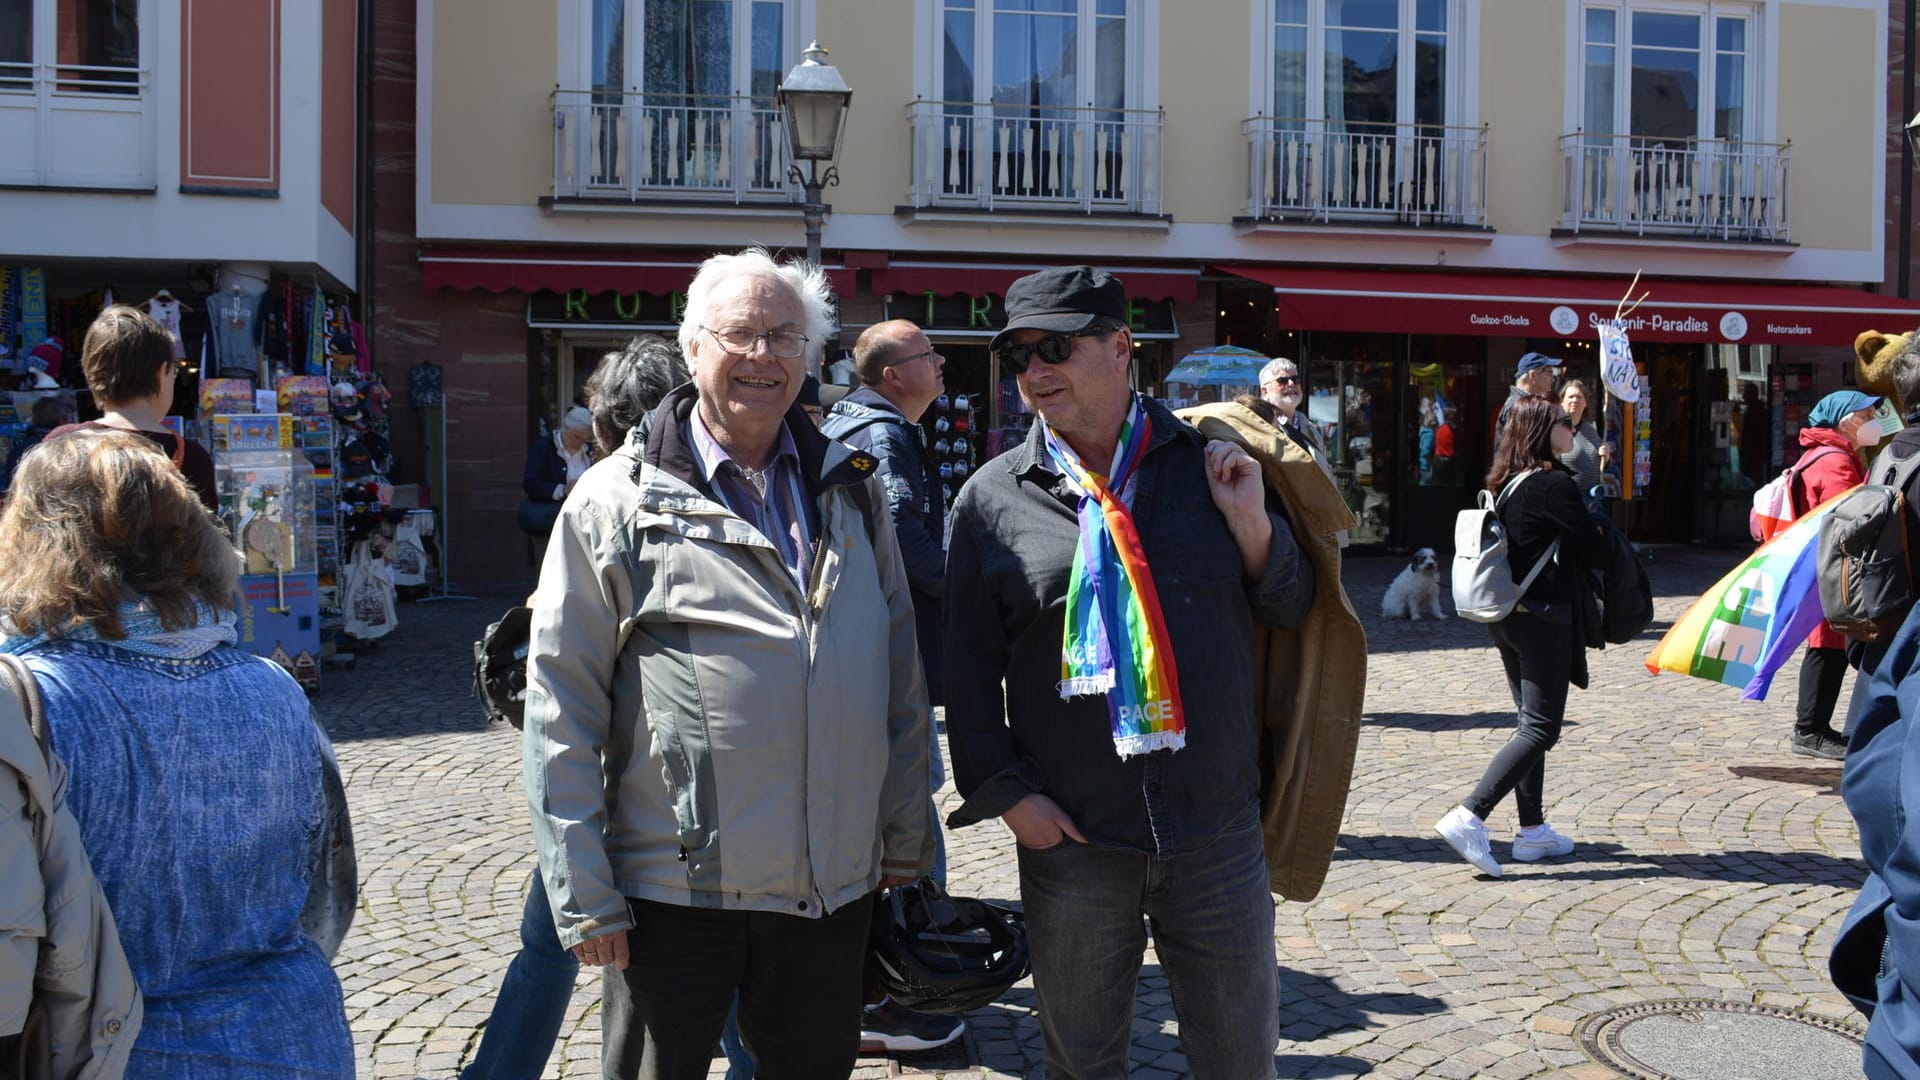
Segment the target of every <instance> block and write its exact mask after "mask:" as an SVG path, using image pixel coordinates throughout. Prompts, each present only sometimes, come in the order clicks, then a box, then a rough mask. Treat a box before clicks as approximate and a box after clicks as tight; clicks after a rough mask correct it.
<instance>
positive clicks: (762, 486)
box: [733, 461, 773, 495]
mask: <svg viewBox="0 0 1920 1080" xmlns="http://www.w3.org/2000/svg"><path fill="white" fill-rule="evenodd" d="M733 467H734V468H736V469H739V470H740V476H741V478H742V479H744V480H746V482H747V483H749V484H752V485H753V489H754V490H755V491H758V492H759V493H760V494H762V495H765V494H766V493H767V474H768V473H770V472H772V471H773V463H772V462H768V463H767V465H766V467H765V468H762V469H749V468H747V467H746V466H745V465H742V464H740V463H739V462H737V461H736V462H734V463H733Z"/></svg>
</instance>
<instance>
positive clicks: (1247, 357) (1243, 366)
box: [1166, 345, 1268, 387]
mask: <svg viewBox="0 0 1920 1080" xmlns="http://www.w3.org/2000/svg"><path fill="white" fill-rule="evenodd" d="M1267 360H1268V357H1267V354H1265V353H1262V352H1255V351H1254V350H1252V349H1243V348H1241V347H1240V346H1238V345H1215V346H1212V347H1211V348H1206V349H1199V350H1196V351H1194V352H1190V353H1188V354H1187V355H1186V356H1185V357H1184V358H1182V359H1181V361H1180V362H1179V363H1178V364H1175V365H1174V366H1173V370H1172V371H1169V372H1167V377H1166V381H1167V382H1169V383H1181V384H1183V385H1186V386H1249V387H1257V386H1259V385H1260V369H1261V368H1263V367H1265V366H1266V365H1267Z"/></svg>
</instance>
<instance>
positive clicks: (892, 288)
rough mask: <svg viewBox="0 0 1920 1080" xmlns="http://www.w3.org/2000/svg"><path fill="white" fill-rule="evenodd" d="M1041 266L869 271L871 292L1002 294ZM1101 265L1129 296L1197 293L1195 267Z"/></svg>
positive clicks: (938, 265) (916, 266)
mask: <svg viewBox="0 0 1920 1080" xmlns="http://www.w3.org/2000/svg"><path fill="white" fill-rule="evenodd" d="M1046 268H1047V267H1046V265H1044V264H1040V263H1029V264H1025V265H1009V264H1005V263H993V264H986V263H949V262H900V261H899V260H897V259H896V260H894V261H893V262H892V263H891V264H890V265H888V266H887V267H886V268H885V269H880V270H875V271H873V294H874V295H875V296H892V295H893V294H894V293H911V294H913V295H915V296H919V295H922V294H924V293H929V292H931V293H934V294H935V295H938V296H953V295H956V294H958V295H965V296H1005V295H1007V286H1009V285H1011V284H1013V282H1014V280H1015V279H1017V278H1022V277H1025V276H1026V275H1028V274H1031V273H1033V272H1034V271H1035V270H1045V269H1046ZM1100 269H1102V270H1105V271H1107V272H1108V273H1110V274H1112V275H1113V276H1115V277H1117V278H1119V279H1120V283H1121V284H1122V285H1125V286H1126V288H1127V296H1128V298H1130V299H1134V300H1173V301H1176V302H1178V303H1182V304H1190V303H1192V302H1193V300H1194V297H1195V296H1197V295H1198V294H1199V288H1200V271H1198V270H1183V269H1178V268H1169V267H1146V266H1103V267H1101V268H1100Z"/></svg>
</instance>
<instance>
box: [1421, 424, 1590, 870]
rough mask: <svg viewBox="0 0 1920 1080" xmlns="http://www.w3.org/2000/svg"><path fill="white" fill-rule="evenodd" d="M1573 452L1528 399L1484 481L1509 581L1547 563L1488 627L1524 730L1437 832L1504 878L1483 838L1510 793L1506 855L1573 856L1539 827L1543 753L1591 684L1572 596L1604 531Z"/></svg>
mask: <svg viewBox="0 0 1920 1080" xmlns="http://www.w3.org/2000/svg"><path fill="white" fill-rule="evenodd" d="M1572 445H1573V421H1572V420H1571V419H1569V418H1568V416H1567V414H1566V412H1565V411H1564V410H1563V409H1561V408H1560V406H1559V405H1558V404H1556V403H1555V402H1554V401H1553V400H1552V399H1550V398H1545V397H1540V396H1538V395H1528V396H1526V397H1523V398H1520V399H1518V400H1516V401H1515V402H1514V403H1513V405H1512V407H1511V409H1510V411H1509V413H1508V416H1507V423H1506V426H1505V427H1503V428H1502V429H1501V431H1500V442H1499V445H1497V446H1496V447H1495V448H1494V452H1493V470H1492V471H1491V472H1489V473H1488V474H1487V490H1488V491H1491V492H1493V493H1494V497H1495V498H1496V499H1497V500H1498V502H1497V503H1496V510H1495V513H1497V514H1498V515H1499V518H1500V522H1501V524H1502V525H1504V526H1505V527H1506V530H1507V559H1508V563H1507V565H1508V567H1509V568H1510V569H1511V570H1512V572H1513V576H1514V578H1515V580H1523V579H1524V578H1525V576H1526V575H1527V573H1528V572H1530V571H1531V570H1532V569H1533V567H1534V566H1535V565H1536V564H1537V563H1540V562H1541V560H1543V559H1544V560H1546V562H1545V565H1544V566H1542V567H1541V570H1540V573H1539V575H1538V576H1537V577H1535V578H1534V580H1533V584H1532V585H1530V586H1528V588H1527V591H1526V593H1525V595H1523V596H1522V597H1521V598H1520V604H1519V606H1518V607H1516V608H1514V609H1513V614H1511V615H1508V616H1507V617H1506V618H1505V619H1504V620H1502V621H1500V622H1497V623H1492V624H1490V625H1489V627H1488V629H1490V630H1491V631H1492V632H1493V644H1494V647H1495V648H1496V649H1498V650H1500V663H1501V665H1502V666H1504V667H1505V668H1506V671H1507V688H1508V689H1509V690H1510V691H1511V692H1512V693H1513V704H1514V707H1515V708H1516V709H1518V710H1519V713H1520V726H1519V728H1518V729H1517V730H1516V731H1515V732H1514V733H1513V738H1511V739H1509V740H1508V741H1507V745H1505V746H1503V747H1501V748H1500V752H1499V753H1498V754H1496V755H1494V758H1493V763H1492V764H1491V765H1488V766H1487V771H1486V774H1485V775H1484V776H1482V777H1481V778H1480V785H1479V786H1478V787H1476V788H1474V789H1473V794H1471V795H1469V796H1467V799H1466V801H1465V802H1463V803H1461V804H1460V805H1459V806H1456V807H1454V808H1453V809H1452V810H1451V811H1449V812H1448V813H1447V816H1446V817H1443V818H1441V819H1440V820H1439V822H1437V823H1436V824H1435V825H1434V829H1435V830H1436V831H1438V832H1439V833H1440V835H1441V836H1442V837H1444V838H1445V839H1446V841H1447V843H1448V844H1451V845H1452V846H1453V849H1454V850H1455V851H1457V852H1459V853H1460V857H1461V858H1463V859H1465V860H1467V861H1468V862H1469V863H1472V864H1473V865H1474V866H1475V867H1477V868H1479V870H1480V871H1481V872H1482V873H1485V874H1491V875H1493V876H1494V877H1499V876H1500V864H1499V863H1498V862H1497V861H1495V860H1494V857H1493V851H1492V849H1491V844H1490V843H1489V841H1488V839H1487V826H1486V817H1487V815H1488V814H1490V813H1492V812H1493V808H1494V807H1495V806H1497V805H1499V803H1500V800H1502V799H1504V798H1506V797H1507V793H1508V792H1512V793H1513V797H1514V803H1515V804H1516V808H1517V810H1518V813H1519V819H1520V822H1519V823H1520V831H1519V834H1518V835H1516V836H1515V837H1514V838H1513V857H1514V858H1516V859H1518V860H1520V861H1521V862H1534V861H1537V860H1539V859H1543V858H1546V857H1548V856H1551V855H1567V854H1571V853H1572V851H1573V841H1572V840H1571V839H1569V838H1568V837H1566V836H1564V835H1562V834H1560V833H1558V832H1556V831H1554V828H1553V826H1551V825H1549V824H1547V819H1546V816H1545V815H1544V814H1543V813H1542V806H1541V798H1542V787H1543V781H1544V778H1545V775H1546V762H1547V751H1548V750H1551V749H1553V744H1554V743H1555V742H1557V741H1559V738H1560V724H1561V721H1562V720H1563V719H1564V717H1565V715H1566V708H1567V687H1568V686H1569V685H1571V686H1578V687H1580V688H1581V689H1582V690H1584V689H1586V687H1587V660H1586V653H1585V649H1586V642H1585V641H1584V640H1583V633H1582V630H1581V620H1580V608H1579V605H1578V600H1579V594H1578V593H1577V592H1576V590H1579V589H1585V588H1588V585H1587V584H1586V582H1585V581H1584V580H1583V577H1584V574H1583V572H1584V571H1586V570H1589V569H1594V568H1597V567H1599V566H1600V564H1601V562H1602V560H1603V558H1604V557H1605V553H1606V536H1605V534H1604V533H1603V532H1602V531H1601V529H1600V526H1599V524H1598V523H1596V522H1595V521H1594V520H1593V519H1592V518H1591V517H1589V516H1588V515H1587V510H1586V506H1585V504H1584V503H1583V502H1582V501H1581V497H1580V491H1579V488H1578V486H1577V485H1576V484H1575V482H1574V479H1573V474H1572V473H1570V472H1568V471H1567V468H1566V466H1564V465H1562V464H1560V462H1559V460H1558V455H1560V454H1563V453H1565V452H1566V451H1567V450H1568V449H1570V448H1571V447H1572ZM1556 544H1557V545H1558V546H1557V547H1556Z"/></svg>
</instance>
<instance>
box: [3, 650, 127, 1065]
mask: <svg viewBox="0 0 1920 1080" xmlns="http://www.w3.org/2000/svg"><path fill="white" fill-rule="evenodd" d="M0 776H4V777H5V779H0V791H5V792H8V793H10V796H11V793H18V796H19V797H18V798H14V797H8V798H6V799H4V800H0V866H6V867H8V868H9V869H8V871H7V873H6V874H5V875H3V876H0V1034H5V1035H12V1034H15V1033H17V1032H19V1031H20V1029H21V1026H22V1025H24V1024H25V1023H26V1020H27V1009H28V1006H29V1005H30V1004H32V1003H34V1002H38V1003H39V1005H40V1006H41V1008H42V1009H43V1010H44V1014H45V1017H46V1025H47V1033H48V1036H49V1040H50V1042H51V1043H52V1047H53V1075H54V1076H55V1077H58V1078H61V1080H109V1078H113V1077H119V1076H121V1075H123V1074H125V1072H126V1069H127V1056H128V1055H129V1054H131V1053H132V1052H133V1041H134V1038H135V1036H137V1035H138V1034H139V1032H140V1021H141V1017H142V1010H143V1006H142V1003H141V999H140V988H139V986H138V985H137V984H136V983H135V982H134V978H133V969H132V968H131V967H129V966H128V964H127V954H126V953H125V952H124V951H123V950H122V949H121V947H120V934H119V931H118V930H117V929H115V927H114V922H113V912H112V911H111V910H110V909H109V908H108V907H107V897H106V894H105V893H103V892H102V891H101V889H100V882H99V881H98V880H97V879H96V878H95V877H94V876H93V867H92V865H91V864H90V863H88V861H87V852H86V848H85V847H84V846H83V845H82V844H81V842H80V823H79V822H77V821H75V820H74V818H73V814H72V812H71V811H69V810H68V809H67V806H66V796H67V770H66V766H65V765H62V764H61V763H60V759H59V758H58V757H55V758H53V759H51V761H49V759H48V758H47V757H46V756H45V755H43V754H42V753H41V750H40V742H39V740H37V739H35V738H34V735H33V730H32V729H31V728H30V727H29V726H28V725H27V718H26V715H25V713H24V711H23V710H22V709H21V707H20V699H19V698H18V697H17V696H15V694H14V689H13V687H12V685H11V684H10V683H8V682H7V681H6V676H5V675H0Z"/></svg>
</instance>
